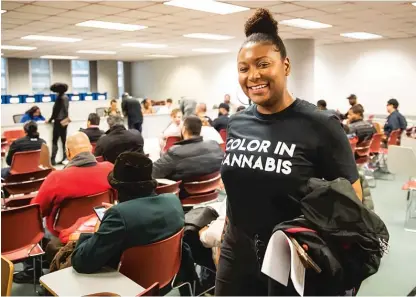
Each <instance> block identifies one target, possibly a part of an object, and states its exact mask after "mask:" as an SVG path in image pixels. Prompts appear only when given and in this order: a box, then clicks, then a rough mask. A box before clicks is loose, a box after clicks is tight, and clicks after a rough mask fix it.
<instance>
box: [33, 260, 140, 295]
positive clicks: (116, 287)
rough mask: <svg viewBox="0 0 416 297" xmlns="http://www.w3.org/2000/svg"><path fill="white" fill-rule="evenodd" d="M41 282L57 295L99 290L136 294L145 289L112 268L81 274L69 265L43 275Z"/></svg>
mask: <svg viewBox="0 0 416 297" xmlns="http://www.w3.org/2000/svg"><path fill="white" fill-rule="evenodd" d="M40 283H41V284H42V285H43V286H44V287H45V288H46V289H47V290H48V291H49V292H50V293H52V294H54V295H55V296H85V295H88V294H93V293H99V292H109V293H115V294H118V295H120V296H136V295H138V294H139V293H141V292H143V291H144V288H143V287H142V286H140V285H138V284H136V283H135V282H134V281H132V280H131V279H129V278H128V277H127V276H124V275H122V274H121V273H120V272H118V271H115V270H112V269H103V271H102V272H99V273H94V274H81V273H77V272H76V271H75V270H74V269H73V268H72V267H69V268H65V269H62V270H59V271H56V272H52V273H49V274H47V275H44V276H42V277H41V278H40Z"/></svg>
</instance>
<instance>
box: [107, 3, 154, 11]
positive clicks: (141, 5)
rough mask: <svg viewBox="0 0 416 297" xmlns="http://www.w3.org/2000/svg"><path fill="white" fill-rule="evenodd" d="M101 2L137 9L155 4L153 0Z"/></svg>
mask: <svg viewBox="0 0 416 297" xmlns="http://www.w3.org/2000/svg"><path fill="white" fill-rule="evenodd" d="M100 4H101V5H108V6H115V7H121V8H128V9H137V8H142V7H146V6H150V5H155V3H153V2H151V1H103V2H101V3H100Z"/></svg>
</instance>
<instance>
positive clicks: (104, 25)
mask: <svg viewBox="0 0 416 297" xmlns="http://www.w3.org/2000/svg"><path fill="white" fill-rule="evenodd" d="M75 26H79V27H92V28H101V29H110V30H120V31H137V30H142V29H146V28H147V27H146V26H140V25H131V24H122V23H112V22H102V21H92V20H90V21H86V22H82V23H78V24H76V25H75Z"/></svg>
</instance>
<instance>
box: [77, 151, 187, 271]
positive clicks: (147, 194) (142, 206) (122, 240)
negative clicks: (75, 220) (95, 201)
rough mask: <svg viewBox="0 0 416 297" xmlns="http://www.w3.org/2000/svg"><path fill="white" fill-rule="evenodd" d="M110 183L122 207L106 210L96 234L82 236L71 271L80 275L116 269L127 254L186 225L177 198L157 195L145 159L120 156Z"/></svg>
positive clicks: (126, 154) (137, 155) (149, 166)
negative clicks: (107, 268)
mask: <svg viewBox="0 0 416 297" xmlns="http://www.w3.org/2000/svg"><path fill="white" fill-rule="evenodd" d="M108 182H109V183H110V185H111V186H112V187H113V188H114V189H115V190H117V191H118V200H119V203H118V204H117V205H114V206H112V207H111V208H109V209H107V211H106V212H105V215H104V217H103V219H102V222H101V224H100V226H99V227H98V230H97V231H96V232H95V233H94V234H81V235H80V237H79V240H78V242H77V246H76V248H75V250H74V252H73V254H72V267H73V268H74V269H75V270H76V271H77V272H79V273H94V272H97V271H99V270H100V269H101V268H103V267H104V266H108V267H112V268H114V269H117V267H118V264H119V263H120V258H121V256H122V254H123V252H124V251H125V250H127V249H129V248H132V247H135V246H142V245H147V244H151V243H154V242H158V241H161V240H163V239H166V238H168V237H171V236H172V235H174V234H176V233H177V232H179V231H180V230H181V229H182V228H183V227H184V224H185V223H184V222H185V215H184V212H183V210H182V205H181V203H180V201H179V199H178V197H177V196H176V195H174V194H162V195H157V194H156V193H155V189H156V186H157V181H156V180H154V179H153V178H152V161H151V160H150V159H149V158H147V157H146V156H145V155H143V154H140V153H136V152H126V153H122V154H120V155H119V156H118V157H117V160H116V163H115V165H114V169H113V171H112V172H110V174H109V175H108ZM138 269H140V267H138Z"/></svg>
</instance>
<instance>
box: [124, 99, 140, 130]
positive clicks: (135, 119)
mask: <svg viewBox="0 0 416 297" xmlns="http://www.w3.org/2000/svg"><path fill="white" fill-rule="evenodd" d="M121 109H122V110H123V113H124V115H125V116H126V117H127V121H128V126H129V129H132V128H133V125H134V124H136V123H143V114H142V105H141V104H140V101H139V100H138V99H135V98H125V99H123V100H122V101H121Z"/></svg>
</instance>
